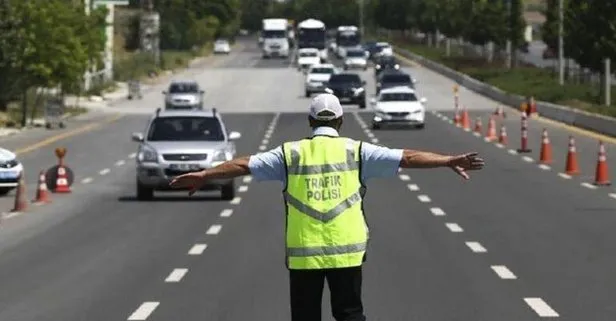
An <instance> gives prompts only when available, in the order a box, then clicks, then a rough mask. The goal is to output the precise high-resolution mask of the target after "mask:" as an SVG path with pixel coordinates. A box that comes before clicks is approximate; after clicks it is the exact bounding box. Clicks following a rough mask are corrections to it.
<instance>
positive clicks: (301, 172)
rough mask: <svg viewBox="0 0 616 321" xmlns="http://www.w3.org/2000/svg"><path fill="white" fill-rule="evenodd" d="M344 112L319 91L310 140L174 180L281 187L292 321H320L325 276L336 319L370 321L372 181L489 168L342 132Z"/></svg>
mask: <svg viewBox="0 0 616 321" xmlns="http://www.w3.org/2000/svg"><path fill="white" fill-rule="evenodd" d="M342 115H343V110H342V106H341V105H340V101H339V100H338V98H337V97H336V96H334V95H331V94H320V95H318V96H316V97H315V98H314V99H313V100H312V102H311V104H310V114H309V117H308V122H309V124H310V127H311V128H312V130H313V132H312V136H311V137H309V138H304V139H300V140H296V141H289V142H285V143H283V144H282V145H281V146H278V147H277V148H275V149H272V150H270V151H267V152H264V153H260V154H256V155H252V156H246V157H240V158H236V159H234V160H231V161H228V162H225V163H223V164H221V165H219V166H217V167H214V168H211V169H205V170H203V171H200V172H195V173H189V174H184V175H181V176H178V177H176V178H175V179H174V180H173V181H172V182H171V186H172V187H176V188H190V192H189V193H190V195H192V194H193V193H194V192H195V191H197V190H199V189H200V187H201V186H202V185H203V184H204V183H205V182H206V181H207V180H209V179H217V178H232V177H238V176H242V175H248V174H252V176H253V178H254V179H255V180H256V181H267V180H278V181H281V182H282V183H283V184H284V191H283V194H284V200H285V210H286V217H287V224H286V258H287V260H286V262H287V268H288V269H289V277H290V288H291V289H290V295H291V320H292V321H320V320H321V302H322V293H323V286H324V282H325V280H327V284H328V286H329V290H330V294H331V306H332V314H333V316H334V318H335V319H336V320H337V321H363V320H366V317H365V316H364V312H363V305H362V299H361V288H362V264H363V262H364V261H365V258H366V256H365V254H366V247H367V243H368V226H367V224H366V221H365V217H364V213H363V206H362V201H363V198H364V194H365V187H366V183H367V182H368V181H369V180H370V179H372V178H378V177H381V178H383V177H395V176H396V175H397V173H398V169H399V168H435V167H449V168H451V169H453V171H454V172H456V173H457V174H459V175H461V176H462V177H463V178H465V179H469V176H468V174H467V173H466V171H467V170H478V169H481V168H482V167H483V165H484V161H483V160H482V159H481V158H479V157H478V156H477V153H468V154H463V155H458V156H446V155H439V154H435V153H430V152H423V151H417V150H411V149H391V148H387V147H383V146H377V145H374V144H369V143H366V142H361V141H357V140H354V139H350V138H345V137H341V136H339V134H338V131H339V130H340V127H341V125H342Z"/></svg>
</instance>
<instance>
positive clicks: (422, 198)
mask: <svg viewBox="0 0 616 321" xmlns="http://www.w3.org/2000/svg"><path fill="white" fill-rule="evenodd" d="M417 199H419V201H420V202H422V203H429V202H430V201H431V200H430V197H428V195H418V196H417Z"/></svg>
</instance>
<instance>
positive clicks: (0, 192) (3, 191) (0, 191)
mask: <svg viewBox="0 0 616 321" xmlns="http://www.w3.org/2000/svg"><path fill="white" fill-rule="evenodd" d="M12 190H13V187H1V188H0V196H4V195H6V194H8V193H9V192H10V191H12Z"/></svg>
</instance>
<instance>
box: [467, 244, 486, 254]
mask: <svg viewBox="0 0 616 321" xmlns="http://www.w3.org/2000/svg"><path fill="white" fill-rule="evenodd" d="M466 246H468V248H469V249H471V251H473V252H475V253H485V252H487V251H488V250H486V248H485V247H483V246H482V245H481V243H479V242H466Z"/></svg>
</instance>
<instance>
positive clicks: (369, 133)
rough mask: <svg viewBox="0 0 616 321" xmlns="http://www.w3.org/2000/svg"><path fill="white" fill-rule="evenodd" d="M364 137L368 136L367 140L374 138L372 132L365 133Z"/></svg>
mask: <svg viewBox="0 0 616 321" xmlns="http://www.w3.org/2000/svg"><path fill="white" fill-rule="evenodd" d="M366 135H368V137H369V138H374V134H373V133H372V132H367V133H366Z"/></svg>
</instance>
